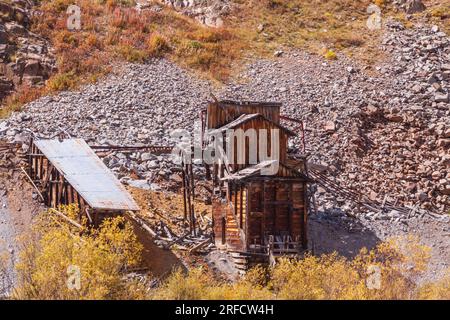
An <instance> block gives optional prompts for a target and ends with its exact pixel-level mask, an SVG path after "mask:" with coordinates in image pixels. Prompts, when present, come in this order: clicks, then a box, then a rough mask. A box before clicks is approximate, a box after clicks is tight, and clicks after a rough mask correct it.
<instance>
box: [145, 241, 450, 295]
mask: <svg viewBox="0 0 450 320" xmlns="http://www.w3.org/2000/svg"><path fill="white" fill-rule="evenodd" d="M429 252H430V249H429V248H427V247H425V246H422V245H420V244H419V242H418V239H417V238H416V237H406V238H396V239H392V240H389V241H387V242H385V243H381V244H380V245H379V246H377V247H376V248H374V249H373V250H370V251H369V250H366V249H363V250H361V252H360V253H359V255H358V256H356V257H355V258H354V259H353V260H348V259H345V258H344V257H341V256H339V255H338V254H336V253H333V254H328V255H322V256H319V257H316V256H311V255H307V256H305V257H304V258H303V259H301V260H295V259H287V258H281V259H280V260H279V261H278V263H277V265H276V266H275V267H274V268H272V269H271V268H264V267H261V266H260V267H256V268H254V269H252V270H250V272H248V273H247V275H246V276H245V277H244V278H242V279H241V280H239V281H237V282H236V283H223V282H220V281H217V280H215V279H213V278H212V276H210V275H208V274H207V273H205V272H203V271H202V269H196V270H193V271H191V272H190V273H189V274H183V273H182V272H181V271H177V272H175V273H174V274H172V275H171V276H170V277H169V279H168V280H167V281H166V282H165V283H164V284H163V285H162V286H161V287H160V288H158V289H156V290H154V291H153V292H152V295H151V297H152V298H153V299H179V300H183V299H187V300H189V299H206V300H209V299H226V300H236V299H237V300H246V299H252V300H258V299H261V300H266V299H281V300H305V299H306V300H317V299H327V300H329V299H332V300H336V299H337V300H340V299H351V300H361V299H381V300H385V299H417V298H420V299H426V298H430V299H434V298H438V299H445V298H448V296H449V294H450V288H449V280H450V277H449V278H445V279H443V280H442V281H440V282H437V283H432V284H427V285H425V286H422V287H419V286H418V285H417V284H416V283H417V282H416V281H415V280H416V277H417V276H418V275H420V274H421V273H422V272H423V271H425V270H426V266H427V264H428V261H429V258H430V253H429ZM373 267H376V268H379V270H380V278H379V280H380V282H379V287H378V286H376V287H373V286H370V283H369V282H368V281H370V279H371V276H372V273H371V272H370V270H371V269H370V268H373Z"/></svg>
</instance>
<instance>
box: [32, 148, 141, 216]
mask: <svg viewBox="0 0 450 320" xmlns="http://www.w3.org/2000/svg"><path fill="white" fill-rule="evenodd" d="M34 144H35V145H36V147H37V148H38V149H39V150H40V151H41V152H42V153H43V154H44V155H45V157H46V158H47V159H48V160H49V161H50V162H51V163H52V164H53V165H54V166H55V168H56V169H57V170H58V171H59V172H61V174H63V175H64V178H65V179H66V180H67V182H68V183H70V184H71V185H72V187H73V188H74V189H75V190H76V191H77V192H78V193H79V194H80V195H81V196H82V197H83V199H84V200H85V201H86V202H87V203H88V204H89V206H90V207H91V208H93V209H97V210H131V211H136V210H139V207H138V205H137V204H136V202H135V201H134V200H133V198H132V197H131V195H130V194H129V193H128V191H127V190H126V189H125V188H124V186H123V185H122V184H121V183H120V181H119V180H118V179H117V178H116V177H115V176H114V174H113V173H112V172H111V171H110V170H109V169H108V168H107V167H106V165H105V164H104V163H103V162H102V160H101V159H100V158H99V157H98V156H97V155H96V154H95V152H94V151H93V150H92V149H91V148H90V147H89V146H88V145H87V143H86V142H85V141H84V140H82V139H67V140H62V141H59V140H37V141H35V142H34Z"/></svg>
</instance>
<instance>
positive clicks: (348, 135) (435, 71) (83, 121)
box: [0, 23, 450, 213]
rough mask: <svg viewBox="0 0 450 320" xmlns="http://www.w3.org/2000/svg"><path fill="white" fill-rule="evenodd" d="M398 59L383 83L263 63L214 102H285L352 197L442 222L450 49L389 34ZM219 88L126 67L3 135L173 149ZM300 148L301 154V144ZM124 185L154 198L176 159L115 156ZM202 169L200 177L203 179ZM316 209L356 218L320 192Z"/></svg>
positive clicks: (153, 66) (317, 68)
mask: <svg viewBox="0 0 450 320" xmlns="http://www.w3.org/2000/svg"><path fill="white" fill-rule="evenodd" d="M386 31H387V36H386V39H385V40H384V42H383V47H384V49H385V50H386V52H388V53H389V54H390V55H391V59H390V60H389V61H387V62H386V63H383V64H381V65H380V66H378V67H377V72H378V75H377V76H373V75H369V74H367V73H366V72H365V70H364V68H361V67H360V66H357V65H355V64H354V63H352V62H351V61H350V60H349V59H347V58H345V57H340V59H339V60H337V61H333V62H326V61H324V60H323V59H322V58H321V57H318V56H315V55H310V54H306V53H303V52H292V53H283V54H282V55H281V56H280V57H277V58H274V59H272V60H257V61H255V62H254V63H252V64H251V65H249V66H248V68H247V71H245V72H244V73H243V74H241V76H240V77H238V78H237V79H236V80H235V81H233V82H232V83H228V84H226V85H225V87H224V88H222V89H215V90H214V91H216V92H215V95H216V96H217V97H222V98H227V99H236V100H254V101H258V100H259V101H280V102H282V103H283V104H284V107H283V113H285V114H286V115H289V116H291V117H296V118H299V119H303V120H304V121H305V123H306V125H307V130H308V131H307V137H306V140H307V147H308V148H307V151H308V152H309V153H310V154H311V158H310V160H311V161H312V162H314V163H317V164H321V165H322V166H323V167H324V168H325V170H327V171H328V174H329V175H331V176H332V177H333V179H334V180H335V181H336V182H337V183H339V184H341V185H342V186H343V187H346V188H348V189H351V190H354V191H355V192H358V193H361V194H363V195H364V196H365V197H368V198H370V199H372V200H377V201H379V202H382V201H389V202H391V203H397V204H398V205H401V206H411V207H415V206H418V208H422V209H427V210H431V211H434V212H439V213H444V212H446V211H447V210H448V208H449V201H448V199H449V178H450V173H449V172H448V167H449V161H450V155H449V153H448V150H449V139H450V131H449V130H450V117H449V113H450V110H449V101H448V93H449V78H448V71H449V68H448V63H449V54H450V52H449V48H450V46H449V39H448V37H447V36H446V35H445V34H443V33H441V32H439V30H438V29H436V27H419V28H416V29H404V28H403V27H402V26H401V25H400V24H398V23H390V24H388V29H387V30H386ZM212 88H213V86H212V85H211V84H210V83H209V82H207V81H202V80H198V79H196V78H195V77H194V76H191V75H189V74H188V73H186V72H185V71H183V70H182V69H180V68H179V67H177V66H175V65H173V64H172V63H170V62H168V61H165V60H152V61H150V62H149V63H148V64H145V65H126V66H125V67H124V69H123V70H122V71H120V72H119V73H118V74H117V75H111V76H110V77H109V78H108V79H107V80H105V81H104V82H102V83H100V84H98V85H90V86H86V87H85V88H83V90H82V91H81V92H63V93H61V94H59V95H56V96H54V97H45V98H42V99H39V100H37V101H35V102H33V103H31V104H29V105H28V106H27V107H26V109H25V110H24V111H23V112H20V113H16V114H14V115H13V116H12V117H11V118H10V119H8V120H7V121H4V122H3V123H0V136H5V137H7V138H8V139H9V140H11V141H12V140H15V141H24V137H26V135H27V130H32V131H35V132H38V133H40V134H43V135H47V136H51V135H53V134H54V133H55V132H58V131H60V130H61V129H64V130H66V131H68V132H69V133H70V134H72V135H74V136H78V137H82V138H85V139H87V140H88V142H92V143H96V144H109V145H135V144H156V145H168V144H170V143H171V139H170V131H171V129H177V128H182V129H187V130H188V131H192V129H193V128H194V121H195V120H197V119H198V117H199V111H200V110H201V109H202V107H204V106H205V103H206V102H207V101H208V100H210V94H209V93H210V92H211V90H212ZM297 143H299V142H298V141H297ZM105 163H107V164H108V165H109V166H110V167H111V168H113V170H115V171H116V172H117V173H118V174H119V176H120V177H123V178H125V177H126V176H128V175H129V173H130V171H131V172H134V173H135V174H136V175H137V177H135V178H134V179H137V181H138V182H136V183H141V184H144V185H145V187H146V188H153V187H154V185H152V182H153V181H155V179H156V178H157V177H164V178H166V179H171V177H173V179H174V181H175V180H176V179H177V176H176V175H174V172H175V168H174V167H175V166H174V165H173V164H172V163H171V161H170V159H169V157H167V156H154V155H151V154H148V153H134V154H128V155H127V154H121V153H116V154H113V155H111V156H109V157H107V158H105ZM198 170H199V169H198ZM318 198H319V200H320V203H319V204H320V206H319V209H321V208H322V209H330V208H333V207H336V206H338V207H339V208H342V209H343V210H344V211H349V212H352V211H353V213H358V212H359V208H357V207H355V206H354V205H352V204H351V203H348V202H347V201H345V199H344V200H342V199H335V198H333V197H331V198H330V196H329V195H327V194H326V193H325V192H324V190H321V188H319V192H318Z"/></svg>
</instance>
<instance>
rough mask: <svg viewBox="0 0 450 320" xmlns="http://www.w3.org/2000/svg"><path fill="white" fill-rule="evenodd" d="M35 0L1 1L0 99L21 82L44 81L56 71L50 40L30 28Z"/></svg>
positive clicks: (41, 82)
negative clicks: (34, 32) (48, 41)
mask: <svg viewBox="0 0 450 320" xmlns="http://www.w3.org/2000/svg"><path fill="white" fill-rule="evenodd" d="M32 8H33V2H32V1H26V0H15V1H12V2H11V4H10V3H5V2H0V100H1V99H3V98H4V97H6V96H7V95H8V94H10V93H11V92H12V91H13V90H14V88H15V87H17V86H20V85H26V86H36V85H42V84H43V83H44V81H45V80H46V79H48V78H49V76H50V75H51V74H52V73H53V72H54V71H55V69H56V60H55V57H54V56H53V54H52V53H51V48H50V46H49V44H48V43H47V41H45V40H44V39H42V38H40V37H39V36H37V35H35V34H33V33H32V32H30V31H29V30H28V28H29V23H30V16H31V14H32Z"/></svg>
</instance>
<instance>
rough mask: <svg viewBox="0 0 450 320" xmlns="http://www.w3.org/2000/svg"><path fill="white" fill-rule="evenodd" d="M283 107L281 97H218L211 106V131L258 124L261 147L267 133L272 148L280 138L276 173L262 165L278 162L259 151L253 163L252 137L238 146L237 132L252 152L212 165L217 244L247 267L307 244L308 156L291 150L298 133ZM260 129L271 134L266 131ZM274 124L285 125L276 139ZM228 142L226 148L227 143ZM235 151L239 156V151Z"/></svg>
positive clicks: (294, 252) (293, 252)
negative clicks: (286, 120)
mask: <svg viewBox="0 0 450 320" xmlns="http://www.w3.org/2000/svg"><path fill="white" fill-rule="evenodd" d="M280 109H281V104H279V103H259V102H233V101H221V102H218V101H216V102H214V103H211V104H209V106H208V108H207V111H206V123H205V125H204V127H205V128H207V129H208V131H207V132H208V133H207V134H206V136H208V135H209V136H210V134H211V133H212V134H217V133H218V132H220V133H223V134H225V133H226V132H227V131H228V130H229V129H234V130H238V129H242V130H243V131H244V132H246V131H247V130H248V129H256V132H257V141H256V142H257V143H258V148H259V140H260V139H262V138H265V137H267V139H268V143H267V144H268V148H267V149H268V150H271V144H272V143H277V142H278V143H279V157H278V158H279V160H278V161H279V163H278V172H275V174H271V175H264V172H263V171H262V169H264V168H265V167H267V166H268V165H270V164H271V163H272V162H271V161H268V160H265V159H260V157H259V155H258V159H257V161H256V163H255V161H251V162H252V163H250V161H249V148H250V146H249V144H250V143H252V142H251V141H250V140H249V139H247V140H244V142H243V143H241V144H240V145H239V146H238V141H237V139H234V138H233V139H234V141H233V143H234V150H238V149H239V148H240V149H241V150H240V152H243V153H244V154H245V155H246V156H245V162H244V163H242V162H240V163H237V162H236V161H232V162H229V161H228V162H227V159H225V157H224V159H220V160H219V161H218V163H215V164H214V165H213V166H212V168H210V171H211V172H212V177H211V179H212V181H213V201H212V202H213V209H212V212H213V221H214V238H215V244H216V246H217V248H219V249H220V250H225V251H227V252H229V253H230V254H231V255H232V256H233V257H234V258H235V261H236V262H237V263H238V265H239V264H241V265H242V267H243V268H247V267H248V266H249V264H251V263H252V262H255V261H258V262H262V261H268V259H269V258H270V257H273V256H278V255H298V254H300V253H301V252H303V251H304V250H305V249H306V248H307V210H308V203H307V202H308V201H307V184H308V182H309V179H308V176H307V172H306V170H307V168H306V161H305V160H304V158H301V157H297V158H295V159H294V157H291V156H290V155H289V154H288V140H289V139H290V138H293V137H294V136H297V133H296V132H294V131H292V130H290V129H287V128H286V127H284V126H282V125H281V124H280V120H281V119H282V117H281V115H280ZM291 120H292V119H291ZM260 129H266V130H267V131H268V132H269V134H267V135H265V136H262V135H261V134H260V133H259V132H260ZM273 129H278V130H279V139H277V140H278V141H275V140H274V141H272V140H273V138H272V135H271V134H270V132H271V131H272V130H273ZM205 132H206V130H205ZM300 134H304V132H302V133H300ZM244 139H245V138H244ZM253 143H255V141H253ZM230 145H231V144H230ZM223 148H224V149H225V153H226V151H227V150H226V148H227V144H226V143H224V146H223ZM243 148H244V149H243ZM242 149H243V150H242ZM232 157H234V160H236V154H235V153H233V156H232ZM299 159H300V160H299ZM272 161H273V160H272Z"/></svg>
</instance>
